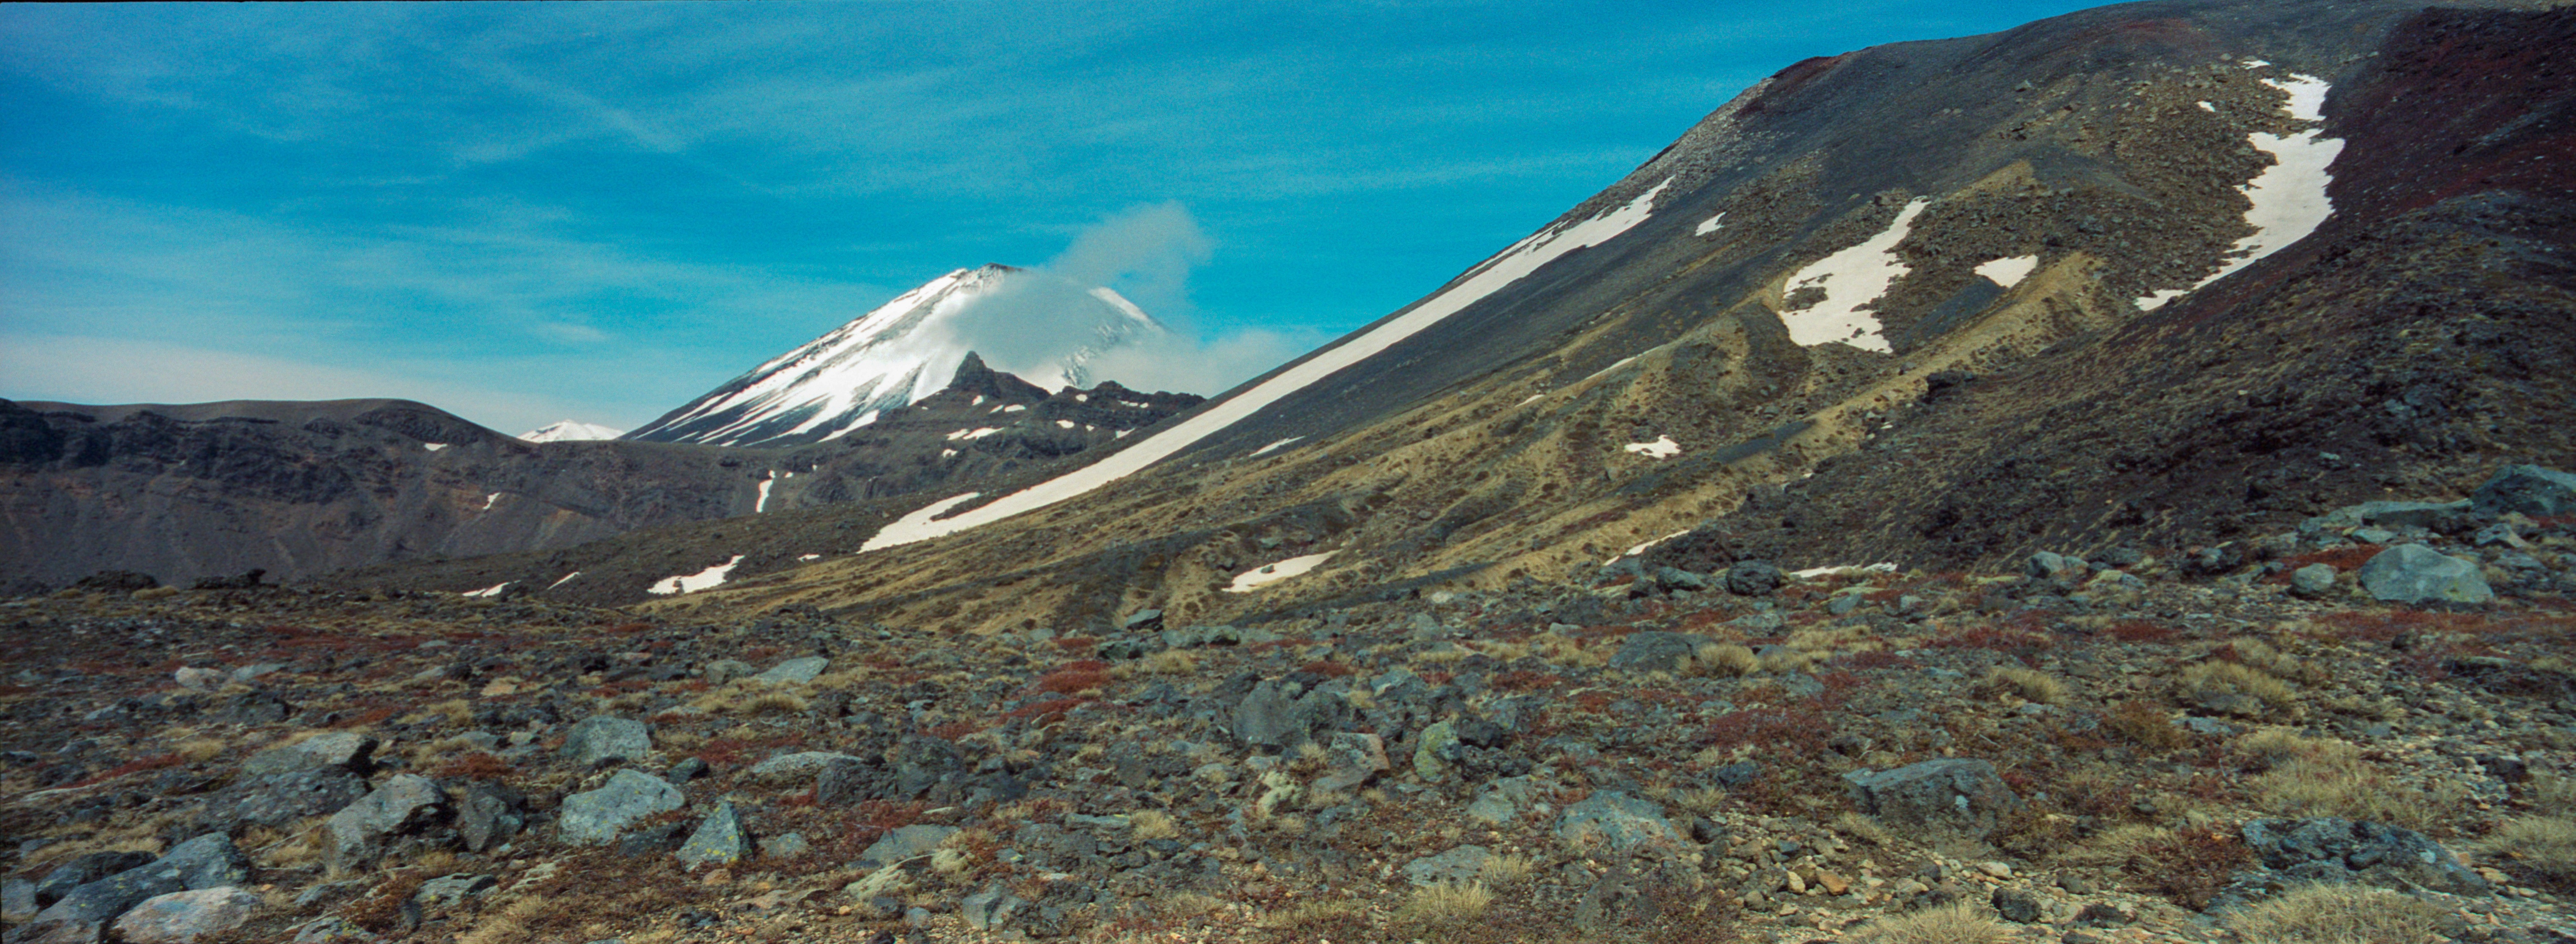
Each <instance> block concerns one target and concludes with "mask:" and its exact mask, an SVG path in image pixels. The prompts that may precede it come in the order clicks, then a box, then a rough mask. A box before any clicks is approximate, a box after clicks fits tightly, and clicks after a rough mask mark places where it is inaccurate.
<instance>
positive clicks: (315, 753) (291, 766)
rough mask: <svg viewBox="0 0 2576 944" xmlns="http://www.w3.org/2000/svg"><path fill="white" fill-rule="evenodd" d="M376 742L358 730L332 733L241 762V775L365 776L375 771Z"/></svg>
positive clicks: (274, 748) (265, 752)
mask: <svg viewBox="0 0 2576 944" xmlns="http://www.w3.org/2000/svg"><path fill="white" fill-rule="evenodd" d="M375 752H376V739H375V738H374V737H373V736H370V735H367V734H363V733H360V732H357V731H332V732H329V733H327V734H319V735H315V736H313V737H309V738H306V739H304V740H301V741H297V742H295V743H293V744H289V745H287V746H285V747H272V748H269V749H267V750H264V751H261V752H259V753H257V754H253V755H251V756H250V759H249V760H246V761H243V762H242V768H241V772H242V776H244V777H266V776H270V775H274V774H289V773H295V772H297V771H305V770H323V769H333V770H345V771H348V772H350V773H353V774H358V775H361V776H364V775H365V774H366V773H367V771H368V770H369V769H371V768H372V766H373V764H372V762H371V757H372V755H374V754H375Z"/></svg>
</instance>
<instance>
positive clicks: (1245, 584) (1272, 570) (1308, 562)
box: [1225, 551, 1340, 593]
mask: <svg viewBox="0 0 2576 944" xmlns="http://www.w3.org/2000/svg"><path fill="white" fill-rule="evenodd" d="M1336 553H1340V552H1338V551H1325V552H1323V553H1321V554H1308V555H1306V556H1304V557H1291V558H1289V559H1287V560H1284V561H1280V562H1278V563H1276V564H1264V565H1262V566H1259V567H1255V568H1253V569H1251V570H1247V571H1244V572H1242V573H1239V574H1236V575H1234V583H1233V584H1232V585H1230V586H1228V587H1226V588H1225V592H1227V593H1250V592H1252V591H1254V590H1257V589H1260V588H1261V587H1262V586H1264V585H1267V584H1273V583H1277V582H1279V581H1282V580H1286V579H1288V578H1290V577H1294V576H1297V575H1299V574H1303V573H1305V572H1307V571H1310V570H1313V569H1315V568H1316V567H1319V566H1322V565H1323V563H1324V561H1326V560H1328V559H1330V558H1331V557H1332V556H1333V555H1334V554H1336Z"/></svg>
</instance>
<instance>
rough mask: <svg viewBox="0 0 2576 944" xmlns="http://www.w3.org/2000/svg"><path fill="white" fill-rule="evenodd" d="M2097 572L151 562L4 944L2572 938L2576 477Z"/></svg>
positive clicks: (26, 611) (98, 597) (2031, 560)
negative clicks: (1358, 584)
mask: <svg viewBox="0 0 2576 944" xmlns="http://www.w3.org/2000/svg"><path fill="white" fill-rule="evenodd" d="M2095 557H2096V558H2098V559H2095V560H2083V559H2077V558H2071V557H2067V556H2062V555H2059V554H2054V553H2047V552H2035V553H2032V554H2030V555H2029V556H2028V557H2027V559H2026V562H2025V565H2024V566H2023V567H2021V568H2020V569H2019V572H2015V573H1922V572H1907V573H1898V572H1895V571H1894V569H1893V568H1871V567H1855V568H1845V569H1841V570H1834V571H1826V572H1812V573H1804V574H1783V573H1781V572H1779V570H1778V569H1776V568H1774V567H1772V566H1770V565H1768V564H1766V563H1763V562H1761V561H1749V560H1748V561H1736V562H1732V563H1730V564H1728V565H1727V566H1725V567H1724V568H1722V569H1718V570H1713V571H1707V572H1694V571H1686V570H1680V569H1675V568H1670V567H1665V568H1661V569H1657V570H1653V571H1649V570H1647V569H1646V568H1645V567H1644V566H1643V565H1640V564H1638V563H1637V562H1635V561H1634V559H1630V560H1628V561H1626V562H1624V563H1623V564H1621V565H1618V566H1614V567H1611V568H1607V569H1605V570H1603V571H1602V572H1601V573H1600V574H1599V576H1598V579H1597V580H1595V581H1593V582H1591V584H1590V585H1588V586H1565V585H1549V584H1541V583H1537V582H1530V581H1524V582H1522V583H1520V584H1518V585H1515V586H1513V587H1511V588H1508V589H1504V590H1500V591H1479V592H1458V591H1452V590H1446V589H1442V588H1441V587H1439V586H1436V585H1431V586H1421V587H1416V588H1410V589H1405V590H1402V591H1401V592H1393V593H1386V594H1381V595H1380V597H1379V598H1373V599H1366V600H1358V599H1354V600H1348V601H1344V602H1343V603H1341V604H1338V605H1335V606H1332V607H1328V608H1324V609H1320V610H1316V611H1314V612H1313V613H1312V614H1311V615H1308V616H1301V617H1297V618H1283V619H1279V620H1275V621H1272V622H1268V623H1262V624H1247V625H1238V626H1190V625H1177V624H1176V623H1167V622H1166V621H1164V620H1163V619H1162V618H1161V614H1159V613H1154V612H1151V611H1143V612H1137V613H1132V614H1127V615H1126V616H1125V618H1124V620H1123V625H1122V626H1120V627H1118V628H1117V629H1115V630H1111V631H1092V632H1086V633H1084V634H1079V635H1077V634H1073V633H1065V632H1058V631H1056V630H1055V629H1051V628H1046V627H1038V628H1034V629H1030V630H1027V631H1023V632H1017V633H1012V634H1004V635H994V636H974V635H966V634H957V635H934V634H929V633H924V632H921V631H919V630H916V629H914V628H911V627H907V626H899V625H876V624H859V623H852V622H845V621H842V620H840V619H836V618H834V616H833V615H831V614H829V613H824V612H821V611H816V610H810V609H785V610H778V611H772V612H768V613H760V614H734V615H731V616H727V617H724V618H721V619H719V620H718V621H715V622H711V623H705V624H684V623H679V622H670V621H663V620H656V619H652V618H640V617H638V616H636V615H634V614H632V613H629V612H625V611H618V610H605V609H591V608H583V607H578V606H572V605H568V604H557V603H549V602H544V601H537V600H527V599H518V600H504V599H498V598H483V599H474V598H466V597H460V596H456V595H453V594H443V593H425V592H410V593H324V592H317V591H310V590H298V589H278V588H267V587H253V588H247V589H208V590H185V591H182V590H176V589H171V588H160V587H145V588H139V589H132V588H130V587H131V586H132V584H127V585H125V586H127V587H129V588H128V589H99V588H97V587H109V586H114V585H113V584H109V583H104V582H102V583H100V584H96V585H94V588H93V589H73V590H66V591H62V592H59V593H55V594H52V595H50V596H43V597H34V598H22V599H17V600H12V601H8V602H6V603H0V621H5V623H6V625H7V626H9V627H10V629H9V631H8V633H7V635H6V642H5V647H6V648H5V662H6V665H7V666H8V669H7V676H6V677H5V678H0V682H5V687H0V710H5V711H6V712H7V719H8V721H7V724H6V725H5V726H0V742H5V743H0V749H5V751H6V753H5V755H0V758H4V759H0V791H5V796H6V797H7V799H6V806H5V810H0V833H5V835H6V837H7V838H8V839H9V841H10V843H11V846H10V848H12V849H14V852H13V858H11V859H10V860H9V861H8V878H7V880H6V886H5V890H6V904H7V918H8V921H9V922H10V924H11V925H12V928H11V930H10V932H9V939H10V940H11V941H13V942H17V941H28V942H34V941H47V942H51V941H96V940H101V939H102V938H104V939H110V940H125V941H134V942H142V941H179V940H196V941H287V940H292V941H299V942H316V941H397V940H408V941H458V942H476V944H497V942H509V941H575V942H598V941H620V942H626V944H644V942H683V941H707V942H712V941H732V940H764V941H771V940H794V941H807V940H813V941H896V940H905V941H923V940H935V941H982V940H1022V939H1041V940H1049V939H1069V940H1081V941H1181V940H1189V941H1196V940H1225V941H1235V940H1249V941H1314V940H1334V941H1375V940H1385V941H1416V940H1419V941H1443V942H1446V941H1524V940H1537V941H1548V940H1560V941H1594V940H1638V941H1738V940H1740V941H1784V942H1806V941H1891V942H1898V941H1918V942H1935V941H1938V942H1976V941H1999V942H2000V941H2030V942H2039V941H2064V942H2074V944H2080V942H2115V941H2116V942H2131V941H2236V940H2244V941H2257V940H2259V941H2387V942H2400V941H2425V942H2431V941H2493V942H2542V941H2565V940H2570V939H2571V937H2576V912H2571V910H2570V908H2569V906H2568V901H2567V899H2566V897H2565V896H2566V895H2567V894H2568V893H2569V892H2570V891H2576V884H2571V883H2576V781H2571V780H2570V779H2569V773H2570V770H2569V768H2570V766H2571V764H2576V687H2571V683H2576V661H2571V653H2570V652H2569V646H2568V644H2567V641H2566V640H2567V636H2568V634H2569V633H2570V632H2571V631H2576V607H2571V606H2570V603H2569V593H2570V591H2576V477H2571V476H2568V475H2567V474H2565V473H2557V472H2551V471H2548V470H2543V469H2538V468H2536V467H2529V466H2517V467H2508V468H2507V469H2506V470H2505V471H2504V472H2503V473H2500V474H2499V475H2498V476H2497V477H2496V478H2495V479H2494V480H2493V481H2491V482H2490V483H2489V484H2488V485H2487V486H2486V487H2484V488H2482V489H2480V490H2479V491H2478V493H2477V494H2476V496H2475V497H2474V498H2473V499H2471V500H2470V501H2467V502H2455V503H2447V504H2437V503H2393V502H2391V503H2373V504H2370V505H2362V506H2354V507H2350V508H2345V509H2341V510H2338V511H2336V512H2334V513H2332V514H2329V515H2324V516H2320V517H2318V518H2315V519H2312V520H2311V521H2309V522H2308V523H2307V524H2306V525H2304V526H2302V527H2301V528H2299V529H2297V530H2296V531H2293V532H2289V533H2284V534H2280V535H2275V536H2269V537H2263V538H2259V539H2252V540H2247V541H2243V542H2237V543H2233V544H2228V545H2221V546H2215V547H2203V548H2177V549H2169V550H2151V549H2118V550H2115V551H2114V552H2111V553H2104V554H2096V555H2095ZM134 583H140V581H135V582H134Z"/></svg>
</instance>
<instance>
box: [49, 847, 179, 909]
mask: <svg viewBox="0 0 2576 944" xmlns="http://www.w3.org/2000/svg"><path fill="white" fill-rule="evenodd" d="M153 858H154V856H153V855H152V854H151V853H149V852H93V853H90V854H88V855H85V856H81V857H79V858H76V859H73V860H71V861H69V862H65V863H63V864H61V865H57V866H54V869H53V871H50V872H47V873H45V877H44V878H42V879H38V880H37V881H36V883H35V884H34V885H32V886H29V893H30V894H32V895H33V896H34V900H35V902H36V905H37V907H43V906H45V905H50V904H53V903H55V902H58V901H61V900H63V896H64V895H68V894H71V891H72V889H75V888H79V887H81V886H83V885H87V884H89V883H91V882H95V881H98V880H99V879H103V878H106V877H108V876H110V875H114V874H116V873H118V872H123V871H125V870H127V869H139V868H142V867H144V866H147V865H151V864H152V860H153Z"/></svg>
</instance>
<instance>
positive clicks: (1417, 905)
mask: <svg viewBox="0 0 2576 944" xmlns="http://www.w3.org/2000/svg"><path fill="white" fill-rule="evenodd" d="M1493 904H1494V892H1493V890H1492V889H1490V888H1487V887H1485V883H1483V882H1467V883H1465V884H1460V883H1456V882H1438V883H1435V884H1431V885H1425V886H1422V887H1421V888H1417V889H1414V891H1413V897H1412V898H1411V899H1409V900H1407V901H1405V903H1404V907H1402V908H1399V909H1396V912H1395V920H1396V921H1397V922H1399V923H1402V924H1409V925H1422V926H1431V927H1438V926H1440V925H1445V924H1450V923H1453V922H1458V921H1464V920H1467V919H1469V918H1473V917H1476V916H1477V915H1481V914H1484V913H1485V909H1486V908H1489V907H1492V906H1493Z"/></svg>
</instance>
